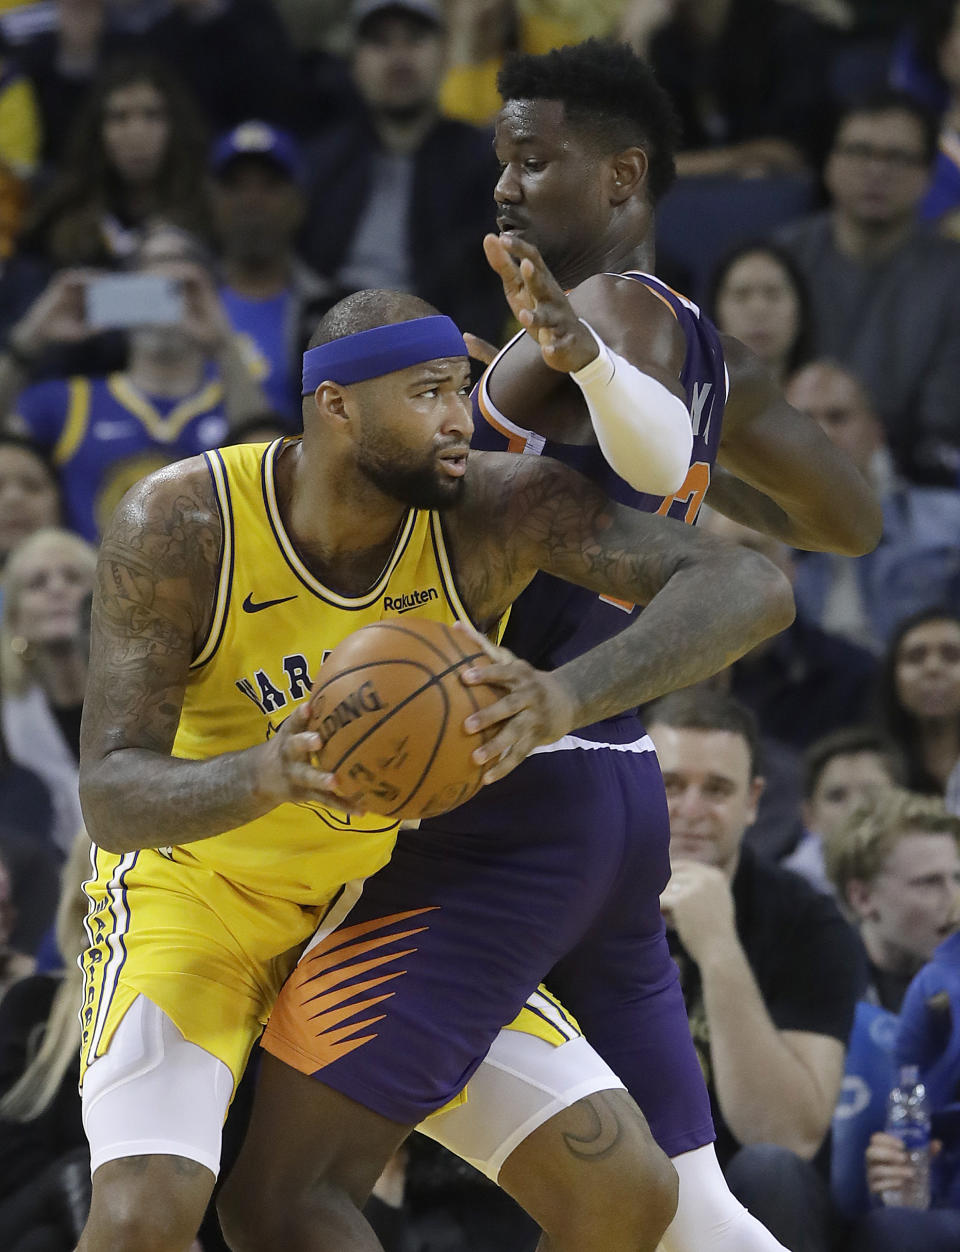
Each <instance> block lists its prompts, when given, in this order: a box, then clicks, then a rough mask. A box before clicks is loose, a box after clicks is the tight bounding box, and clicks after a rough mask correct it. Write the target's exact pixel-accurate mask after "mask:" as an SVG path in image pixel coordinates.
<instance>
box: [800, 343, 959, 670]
mask: <svg viewBox="0 0 960 1252" xmlns="http://www.w3.org/2000/svg"><path fill="white" fill-rule="evenodd" d="M785 394H786V397H787V399H788V400H789V401H790V403H791V404H792V405H794V407H795V408H798V409H801V410H802V411H804V412H806V413H809V414H810V416H811V417H812V418H814V419H815V420H816V421H817V422H819V423H820V426H821V427H822V428H823V431H824V433H825V434H826V435H827V436H828V438H830V439H832V440H833V442H834V443H835V444H837V446H838V447H840V448H842V449H843V450H844V452H846V453H847V455H848V456H849V457H850V458H851V460H852V461H853V462H854V463H855V464H856V466H857V468H858V469H859V470H860V472H861V473H862V474H863V476H864V478H866V479H867V481H868V482H869V483H870V484H871V486H872V487H873V488H874V491H875V492H876V494H877V497H878V498H879V500H880V501H881V503H882V505H883V535H882V537H881V539H880V543H879V545H878V546H877V547H876V548H875V549H874V551H873V552H870V553H868V554H867V555H866V556H862V557H844V556H834V555H831V554H828V553H825V552H803V553H798V554H797V558H796V567H797V578H796V583H795V585H794V592H795V595H796V598H797V608H798V611H799V613H800V614H801V615H802V616H803V617H804V618H805V619H806V620H807V621H811V622H816V623H817V625H818V626H820V627H822V628H823V629H824V630H827V631H830V632H831V634H838V635H843V636H844V637H845V638H847V639H851V640H853V642H855V643H859V644H862V645H863V646H865V647H869V648H871V649H872V650H874V651H879V650H880V649H881V648H882V647H883V645H884V644H885V643H886V642H887V640H888V639H889V637H890V635H891V633H892V632H893V630H894V628H895V626H896V624H897V622H898V621H900V620H902V619H903V618H904V617H905V616H908V615H910V614H913V613H916V612H919V611H920V610H921V609H926V608H929V607H930V606H931V605H934V604H935V605H939V606H944V605H946V606H949V607H952V608H956V609H960V548H958V546H957V535H958V534H960V493H958V492H957V491H956V490H955V489H950V488H944V487H914V486H911V485H910V484H909V483H907V482H906V481H905V480H904V479H903V478H901V477H900V476H899V475H898V474H897V473H896V471H895V470H894V467H893V462H892V459H891V457H890V452H889V449H888V447H887V443H886V439H885V437H884V431H883V426H882V425H881V423H880V420H879V418H878V417H877V416H876V413H875V412H874V409H873V405H872V404H871V401H870V397H869V396H868V395H867V392H866V389H865V388H864V387H863V385H862V384H861V383H860V381H859V380H858V379H857V377H856V376H855V375H854V374H852V373H851V372H850V371H849V370H847V369H844V367H843V366H842V365H838V364H836V362H833V361H814V362H813V363H811V364H810V365H808V366H807V367H806V368H805V369H802V370H800V372H799V373H798V374H796V375H795V376H794V377H793V378H792V379H791V380H790V382H789V384H788V386H787V387H786V392H785Z"/></svg>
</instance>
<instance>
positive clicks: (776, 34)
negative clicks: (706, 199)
mask: <svg viewBox="0 0 960 1252" xmlns="http://www.w3.org/2000/svg"><path fill="white" fill-rule="evenodd" d="M621 33H622V35H623V37H624V38H626V39H628V40H629V41H630V42H631V43H632V44H633V46H634V47H635V48H636V50H637V51H638V52H639V53H640V54H641V55H643V56H645V57H647V58H648V59H649V61H650V63H651V64H652V65H653V68H654V70H655V71H656V74H657V78H658V79H659V80H660V82H661V83H662V84H663V86H664V87H666V89H667V91H669V92H670V95H671V96H672V97H673V100H674V103H675V104H676V106H677V109H678V111H679V114H680V119H681V122H682V123H683V133H684V147H685V151H682V152H680V153H679V155H678V157H677V172H678V174H680V176H681V177H694V176H697V175H710V174H712V175H716V174H734V175H746V176H755V175H757V174H778V173H784V172H795V171H798V170H802V169H803V168H804V166H805V164H806V163H808V162H810V163H812V164H816V162H817V161H818V160H819V157H820V154H821V153H822V151H823V147H824V141H825V130H826V128H827V127H828V126H829V122H830V80H829V64H830V51H831V39H830V36H829V35H828V33H827V31H826V29H825V28H824V27H823V26H822V25H821V24H820V23H819V22H817V21H815V20H814V19H812V18H811V17H810V16H809V15H807V14H805V13H801V12H800V11H799V10H797V9H795V8H792V7H791V6H789V5H783V4H770V3H768V0H717V2H715V3H712V4H709V5H707V4H699V3H696V0H673V2H672V3H669V2H668V3H665V2H664V0H633V2H632V3H630V4H628V5H627V7H626V10H625V13H624V16H623V19H622V25H621Z"/></svg>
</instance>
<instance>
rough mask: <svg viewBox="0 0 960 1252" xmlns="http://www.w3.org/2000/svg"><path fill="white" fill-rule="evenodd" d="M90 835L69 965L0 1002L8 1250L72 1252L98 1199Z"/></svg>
mask: <svg viewBox="0 0 960 1252" xmlns="http://www.w3.org/2000/svg"><path fill="white" fill-rule="evenodd" d="M89 874H90V840H89V839H88V838H87V836H86V835H85V834H84V833H82V832H81V833H80V834H78V835H77V836H76V837H75V838H74V842H73V845H72V847H71V850H70V855H69V857H68V859H67V861H66V863H65V865H64V870H63V876H62V881H61V888H60V902H59V906H58V909H57V945H58V947H59V949H60V952H61V954H62V956H63V967H62V969H61V970H60V971H58V972H57V973H56V974H53V975H51V974H37V975H35V976H34V977H32V978H27V979H25V980H24V981H23V982H21V983H20V984H19V985H18V986H17V987H16V988H15V990H14V992H13V993H12V994H10V995H7V996H5V997H4V998H3V1000H2V1001H0V1093H2V1099H0V1143H2V1144H3V1151H2V1153H0V1164H2V1179H0V1243H2V1246H3V1247H4V1248H5V1249H7V1250H8V1252H20V1249H23V1252H27V1249H28V1248H29V1249H30V1250H31V1252H71V1249H72V1248H74V1247H75V1245H76V1242H77V1238H78V1237H79V1234H80V1231H81V1229H82V1227H83V1222H84V1220H85V1218H86V1214H87V1211H88V1208H89V1195H90V1159H89V1153H88V1151H87V1145H86V1140H85V1138H84V1134H83V1126H82V1123H81V1119H80V1097H79V1094H78V1092H77V1072H78V1069H79V1054H80V1008H81V1001H82V979H81V975H80V969H79V964H78V958H79V956H80V953H81V952H82V950H83V949H84V948H85V947H86V935H85V932H84V927H83V921H84V916H85V913H86V903H87V902H86V897H85V896H84V894H83V891H82V889H81V883H82V882H83V880H84V878H86V877H89Z"/></svg>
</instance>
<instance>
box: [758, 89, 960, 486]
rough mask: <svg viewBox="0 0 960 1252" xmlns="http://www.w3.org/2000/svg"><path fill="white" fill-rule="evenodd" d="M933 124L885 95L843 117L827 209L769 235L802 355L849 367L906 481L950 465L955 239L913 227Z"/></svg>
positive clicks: (955, 392)
mask: <svg viewBox="0 0 960 1252" xmlns="http://www.w3.org/2000/svg"><path fill="white" fill-rule="evenodd" d="M935 153H936V123H935V121H934V120H933V118H932V117H930V116H929V115H928V114H927V113H926V112H925V111H924V110H923V109H922V107H921V106H919V105H918V104H916V103H915V102H914V101H913V99H912V98H911V97H909V96H907V95H905V94H903V93H901V92H894V91H889V90H885V91H883V92H882V93H879V94H877V95H875V96H873V97H871V98H870V99H868V100H866V101H864V102H862V103H860V104H854V105H851V106H849V107H848V108H847V110H846V111H845V113H844V114H843V116H842V118H841V120H840V123H839V126H838V128H837V131H836V135H835V138H834V142H833V146H832V148H831V151H830V155H829V157H828V159H827V163H826V168H825V171H824V178H825V182H826V185H827V190H828V192H829V194H830V200H831V203H830V207H829V208H828V209H827V210H825V211H824V212H822V213H816V214H813V215H811V216H810V217H807V218H803V219H801V220H800V221H798V222H794V223H792V224H789V225H787V226H784V227H782V228H781V229H780V231H779V232H778V233H777V236H776V237H777V239H778V241H779V242H780V243H781V244H782V245H783V247H785V248H786V249H787V251H788V252H790V253H791V255H792V256H793V257H794V259H795V260H796V262H797V264H798V265H799V267H800V270H801V271H802V273H803V274H804V276H805V278H806V281H807V286H808V288H809V291H810V297H811V307H812V310H813V329H814V352H815V353H816V354H817V355H819V356H830V357H834V358H835V359H836V360H838V361H840V362H842V363H843V364H844V365H846V366H847V367H848V368H850V369H852V370H854V371H855V372H856V374H857V376H858V377H859V378H861V379H862V380H863V382H864V383H865V385H866V387H867V389H868V391H869V392H870V394H871V395H872V396H873V397H874V398H875V401H876V405H877V411H878V413H879V415H880V418H881V420H882V422H883V424H884V427H885V429H886V431H887V435H888V438H889V440H890V446H891V449H892V451H893V455H894V458H895V460H896V462H897V464H898V466H899V467H900V468H901V470H902V471H903V472H904V473H905V474H906V475H907V477H908V478H911V479H914V480H916V481H930V482H945V483H950V484H953V483H955V482H956V478H957V471H958V468H960V398H958V397H960V353H958V352H957V351H956V350H955V349H956V344H957V342H958V339H960V245H957V244H955V243H952V242H951V241H949V240H946V239H941V238H938V237H936V236H934V235H932V234H929V233H928V232H926V231H924V230H922V229H921V228H920V227H919V226H918V224H917V220H916V214H917V208H918V206H919V204H920V201H921V200H922V199H923V196H924V194H925V193H926V189H927V186H928V185H929V176H930V168H931V165H932V162H933V159H934V156H935Z"/></svg>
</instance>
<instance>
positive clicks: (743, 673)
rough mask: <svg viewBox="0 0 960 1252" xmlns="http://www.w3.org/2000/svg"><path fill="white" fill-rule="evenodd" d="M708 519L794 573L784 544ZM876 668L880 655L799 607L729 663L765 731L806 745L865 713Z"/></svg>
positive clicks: (734, 687) (737, 692)
mask: <svg viewBox="0 0 960 1252" xmlns="http://www.w3.org/2000/svg"><path fill="white" fill-rule="evenodd" d="M708 498H709V497H708ZM702 524H703V525H706V526H707V527H708V528H709V529H710V530H712V531H713V532H714V534H718V535H720V536H721V537H722V538H725V539H731V540H733V542H734V543H740V544H743V545H744V546H745V547H749V548H754V549H756V551H758V552H761V553H762V554H763V555H764V556H766V557H768V558H769V559H770V560H772V561H773V562H774V564H776V565H778V566H779V567H780V569H782V570H783V572H784V573H785V574H786V575H787V577H788V578H789V579H790V581H791V582H793V581H794V580H795V577H796V569H795V565H794V560H793V555H792V553H791V551H790V549H789V548H787V547H786V546H785V545H784V544H781V543H778V542H777V541H776V540H775V539H771V538H770V537H769V536H767V535H761V534H759V532H757V531H755V530H751V529H750V528H749V527H748V526H741V525H740V524H739V523H738V522H734V521H731V520H730V519H729V518H726V517H724V516H723V515H722V514H719V513H716V512H714V511H713V510H710V511H709V512H707V513H705V514H704V515H703V522H702ZM876 673H877V661H876V658H875V657H874V656H873V655H872V654H871V653H869V652H868V651H867V650H866V649H865V648H859V647H857V646H856V645H855V644H852V643H849V642H848V641H847V640H846V639H840V638H838V637H837V636H835V635H829V634H827V632H826V631H824V630H821V629H820V627H819V626H816V625H814V624H813V623H812V622H808V621H806V620H805V619H804V618H803V617H802V616H801V615H800V614H799V613H798V614H797V617H796V619H795V620H794V622H793V623H792V625H790V626H788V627H787V629H786V630H784V631H781V633H780V634H779V635H777V636H776V637H775V638H773V639H769V640H765V641H764V642H763V643H762V644H760V646H759V647H756V648H754V649H753V650H752V651H751V652H749V653H747V655H746V656H744V657H741V658H740V660H739V661H737V662H736V663H735V664H734V665H732V666H731V667H730V670H729V689H730V693H731V694H732V695H734V696H736V698H737V699H738V700H742V701H743V703H744V704H746V705H748V706H749V707H750V708H751V709H752V710H753V712H754V714H755V715H756V717H757V720H758V721H759V723H760V727H761V730H762V732H763V734H764V736H765V737H767V736H769V737H770V738H772V739H775V740H777V741H778V742H779V743H781V744H785V745H787V746H788V747H790V748H792V749H793V750H794V751H795V752H802V751H803V750H804V749H805V748H807V747H809V745H810V744H811V743H813V741H814V740H815V739H819V738H820V737H821V736H822V735H825V734H828V733H829V732H830V731H832V730H839V729H840V727H842V726H849V725H850V724H851V722H856V721H860V720H863V719H864V718H865V717H866V716H867V714H868V713H869V712H870V708H871V700H872V696H873V690H874V684H875V681H876Z"/></svg>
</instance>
